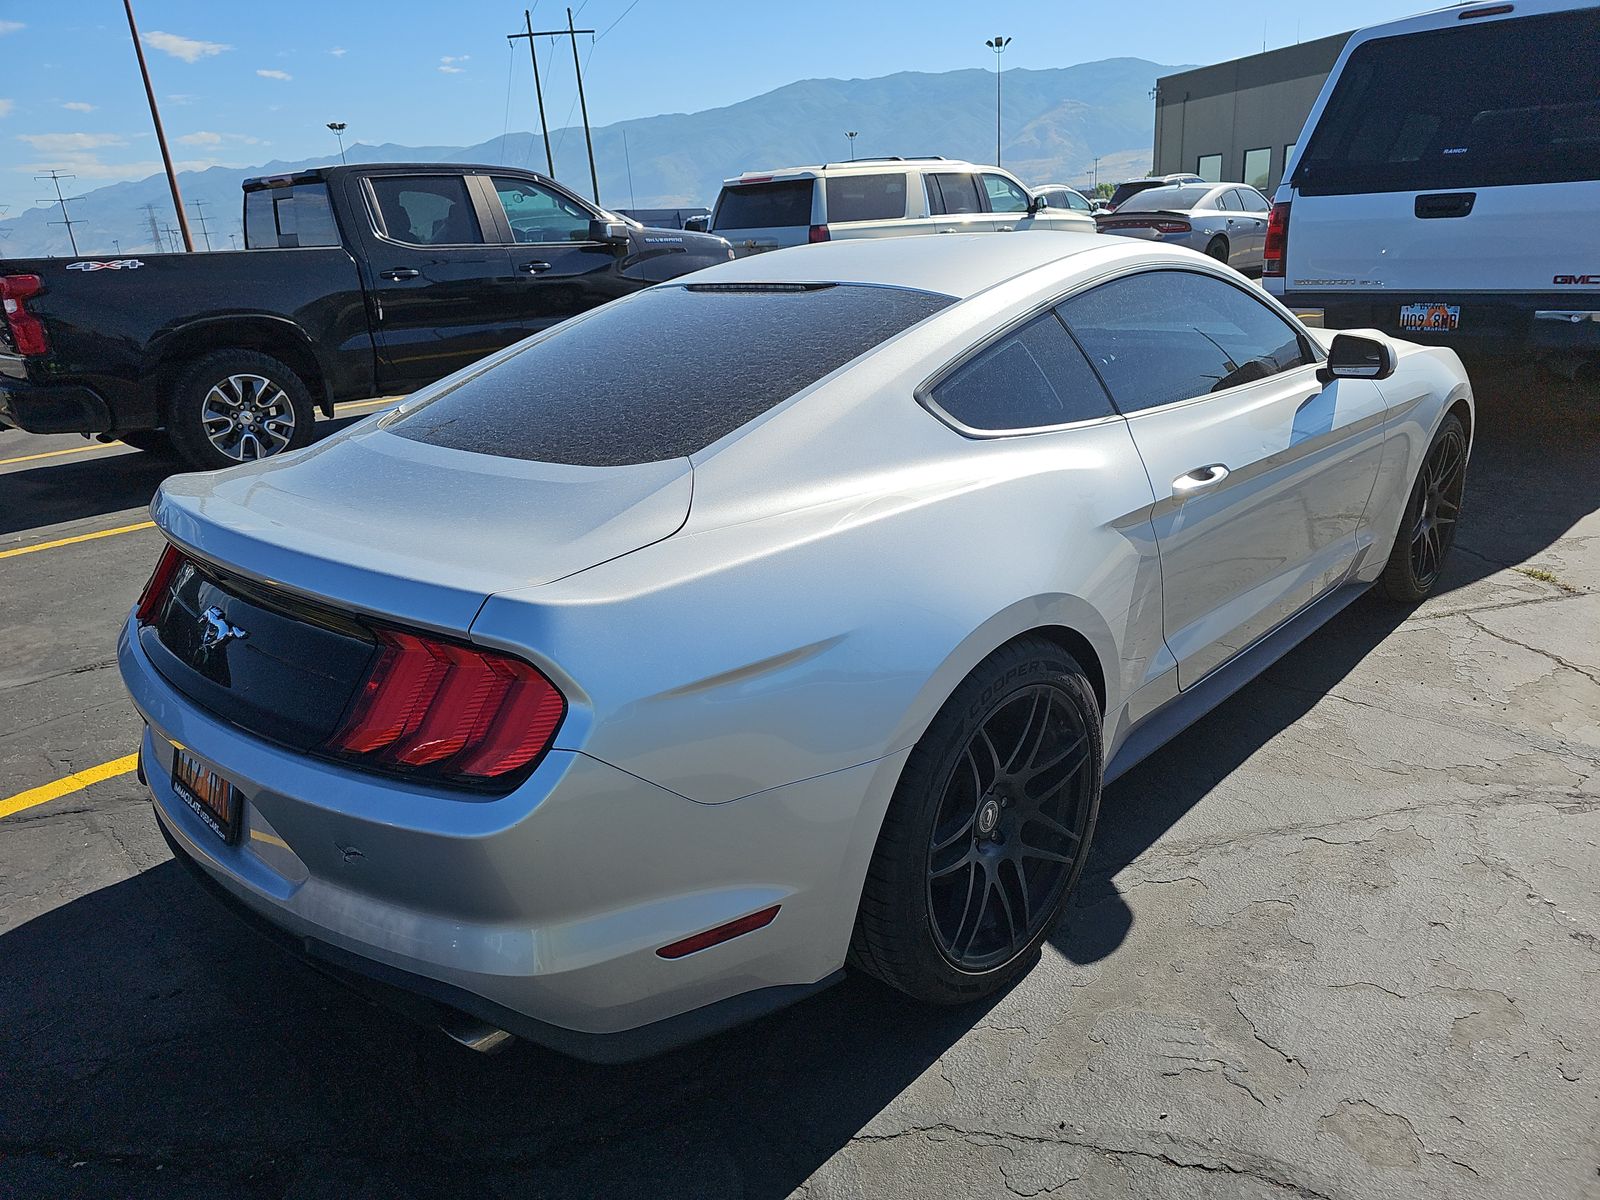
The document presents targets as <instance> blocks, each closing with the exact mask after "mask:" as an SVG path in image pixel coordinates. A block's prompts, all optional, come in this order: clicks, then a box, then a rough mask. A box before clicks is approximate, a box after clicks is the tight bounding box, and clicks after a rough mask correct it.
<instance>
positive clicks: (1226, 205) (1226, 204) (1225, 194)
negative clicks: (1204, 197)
mask: <svg viewBox="0 0 1600 1200" xmlns="http://www.w3.org/2000/svg"><path fill="white" fill-rule="evenodd" d="M1211 207H1212V208H1220V209H1225V210H1226V211H1228V212H1243V211H1244V205H1243V204H1242V203H1240V201H1239V193H1237V192H1235V191H1234V190H1233V189H1232V188H1227V189H1226V190H1224V191H1220V192H1213V193H1212V195H1211Z"/></svg>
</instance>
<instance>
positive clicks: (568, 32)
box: [506, 8, 600, 204]
mask: <svg viewBox="0 0 1600 1200" xmlns="http://www.w3.org/2000/svg"><path fill="white" fill-rule="evenodd" d="M527 15H528V14H527V13H523V16H524V17H527ZM528 23H529V24H530V25H531V24H532V23H533V22H532V20H531V18H530V19H529V22H528ZM593 32H594V30H592V29H574V28H573V27H572V10H571V9H570V8H569V9H567V27H566V28H565V29H540V30H533V29H530V30H528V32H527V33H510V34H507V35H506V36H507V37H514V38H516V37H525V38H527V39H528V45H529V46H532V45H533V39H534V38H536V37H566V38H570V39H572V69H573V70H574V71H575V72H577V75H578V107H579V108H581V109H582V110H583V141H584V144H585V145H587V146H588V147H589V184H590V186H591V187H592V188H593V189H594V202H595V203H596V204H599V203H600V176H599V175H598V174H597V173H596V171H595V169H594V139H593V138H592V137H590V136H589V102H588V101H587V100H585V99H584V98H583V67H582V66H581V65H580V64H579V62H578V35H579V34H580V33H593ZM533 65H534V70H535V71H537V70H538V69H539V60H538V58H537V57H535V59H534V64H533ZM537 87H538V84H537V81H535V90H537ZM539 111H540V116H539V120H540V121H541V123H542V122H543V120H544V108H543V101H540V110H539ZM544 150H545V155H546V156H547V157H548V156H549V153H550V132H549V130H546V131H545V135H544ZM555 173H556V166H555V163H553V162H552V163H551V164H550V176H551V178H554V177H555Z"/></svg>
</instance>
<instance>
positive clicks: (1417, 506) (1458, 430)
mask: <svg viewBox="0 0 1600 1200" xmlns="http://www.w3.org/2000/svg"><path fill="white" fill-rule="evenodd" d="M1466 476H1467V430H1466V427H1465V426H1464V425H1462V423H1461V418H1460V417H1458V416H1456V415H1455V413H1448V414H1446V416H1445V419H1444V420H1443V421H1441V422H1440V423H1439V430H1438V432H1437V433H1435V434H1434V435H1433V441H1432V442H1430V443H1429V444H1428V453H1427V454H1426V455H1424V456H1423V459H1422V467H1421V469H1420V470H1418V472H1417V477H1416V479H1415V480H1413V481H1412V484H1411V493H1410V495H1409V496H1408V497H1407V498H1406V508H1405V512H1404V513H1403V514H1402V515H1401V517H1400V529H1399V531H1398V532H1397V533H1396V534H1395V539H1394V547H1393V548H1392V549H1391V550H1390V551H1389V561H1388V563H1387V564H1385V566H1384V568H1383V574H1382V575H1381V576H1380V577H1379V580H1378V583H1379V586H1380V587H1381V588H1382V589H1383V594H1384V595H1385V596H1387V597H1388V598H1389V599H1390V600H1393V601H1394V602H1395V603H1397V604H1417V603H1420V602H1421V601H1422V600H1424V599H1426V598H1427V596H1428V595H1429V594H1430V593H1431V592H1432V591H1433V589H1434V587H1435V585H1437V583H1438V582H1439V574H1440V572H1441V571H1442V570H1443V569H1444V560H1445V556H1446V555H1448V554H1449V553H1450V547H1451V545H1452V544H1454V542H1455V536H1456V522H1457V521H1458V520H1459V519H1460V516H1461V502H1462V494H1463V491H1464V490H1465V487H1466Z"/></svg>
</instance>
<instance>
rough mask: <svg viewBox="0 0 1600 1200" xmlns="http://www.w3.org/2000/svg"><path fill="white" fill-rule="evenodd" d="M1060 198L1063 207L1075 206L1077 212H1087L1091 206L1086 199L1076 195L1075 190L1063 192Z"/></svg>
mask: <svg viewBox="0 0 1600 1200" xmlns="http://www.w3.org/2000/svg"><path fill="white" fill-rule="evenodd" d="M1061 198H1062V200H1063V201H1064V202H1065V207H1067V208H1075V209H1077V210H1078V211H1079V212H1089V211H1090V210H1091V208H1092V207H1093V206H1092V205H1091V204H1090V203H1089V202H1088V201H1087V200H1085V199H1084V198H1083V197H1082V196H1080V195H1078V193H1077V192H1063V193H1062V195H1061Z"/></svg>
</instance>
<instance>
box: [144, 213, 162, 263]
mask: <svg viewBox="0 0 1600 1200" xmlns="http://www.w3.org/2000/svg"><path fill="white" fill-rule="evenodd" d="M144 216H145V220H147V221H148V222H150V240H151V241H152V242H154V243H155V246H156V250H157V251H158V252H159V251H160V250H161V249H162V245H161V223H160V222H159V221H157V220H156V206H155V205H154V204H146V205H145V206H144Z"/></svg>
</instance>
